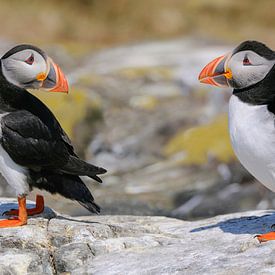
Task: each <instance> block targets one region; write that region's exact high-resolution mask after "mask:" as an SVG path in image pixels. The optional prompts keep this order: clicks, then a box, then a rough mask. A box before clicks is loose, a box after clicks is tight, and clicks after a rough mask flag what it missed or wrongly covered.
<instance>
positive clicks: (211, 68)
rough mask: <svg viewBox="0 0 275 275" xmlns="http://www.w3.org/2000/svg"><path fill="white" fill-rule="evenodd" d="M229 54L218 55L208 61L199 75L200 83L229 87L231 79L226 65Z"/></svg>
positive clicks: (230, 73)
mask: <svg viewBox="0 0 275 275" xmlns="http://www.w3.org/2000/svg"><path fill="white" fill-rule="evenodd" d="M230 57H231V54H226V55H223V56H220V57H218V58H216V59H214V60H213V61H211V62H210V63H208V64H207V65H206V66H205V67H204V68H203V69H202V71H201V73H200V75H199V81H200V82H201V83H205V84H210V85H214V86H218V87H229V86H230V80H231V79H232V72H231V70H230V69H229V68H228V67H227V63H228V60H229V59H230Z"/></svg>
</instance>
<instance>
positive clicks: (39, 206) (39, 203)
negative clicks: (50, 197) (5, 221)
mask: <svg viewBox="0 0 275 275" xmlns="http://www.w3.org/2000/svg"><path fill="white" fill-rule="evenodd" d="M43 211H44V198H43V196H40V195H37V196H36V205H35V207H34V208H30V209H27V215H28V216H33V215H37V214H40V213H42V212H43ZM18 213H19V211H18V209H11V210H9V211H6V212H4V213H3V215H7V216H18ZM0 226H1V225H0Z"/></svg>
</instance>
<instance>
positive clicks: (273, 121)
mask: <svg viewBox="0 0 275 275" xmlns="http://www.w3.org/2000/svg"><path fill="white" fill-rule="evenodd" d="M199 80H200V82H202V83H207V84H211V85H215V86H219V87H228V86H229V87H232V88H233V94H232V96H231V98H230V102H229V132H230V138H231V142H232V146H233V149H234V151H235V153H236V155H237V157H238V158H239V160H240V162H241V163H242V164H243V166H244V167H245V168H246V169H247V170H248V171H249V172H250V173H251V174H252V175H253V176H254V177H255V178H256V179H258V180H259V181H260V182H261V183H263V184H264V185H265V186H266V187H267V188H269V189H271V190H272V191H273V192H275V52H274V51H273V50H271V49H270V48H268V47H267V46H266V45H264V44H262V43H260V42H257V41H245V42H243V43H241V44H240V45H239V46H238V47H237V48H235V49H234V50H233V51H232V52H231V53H228V54H226V55H224V56H221V57H218V58H216V59H215V60H213V61H212V62H210V63H209V64H208V65H206V66H205V67H204V69H203V70H202V71H201V73H200V75H199ZM257 237H258V240H259V241H260V242H263V241H267V240H275V232H269V233H266V234H262V235H258V236H257Z"/></svg>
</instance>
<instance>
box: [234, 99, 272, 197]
mask: <svg viewBox="0 0 275 275" xmlns="http://www.w3.org/2000/svg"><path fill="white" fill-rule="evenodd" d="M274 122H275V116H274V115H273V114H272V113H270V112H269V111H268V110H267V107H266V105H258V106H255V105H250V104H248V103H244V102H242V101H241V100H240V99H239V98H238V97H237V96H235V95H232V96H231V98H230V102H229V131H230V138H231V142H232V146H233V149H234V151H235V153H236V155H237V157H238V158H239V160H240V162H241V163H242V165H243V166H244V167H245V168H246V169H247V170H248V171H249V172H250V173H251V174H252V175H253V176H254V177H255V178H257V179H258V180H259V181H260V182H261V183H262V184H264V185H265V186H266V187H268V188H269V189H271V190H272V191H274V192H275V127H274Z"/></svg>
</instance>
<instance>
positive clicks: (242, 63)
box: [199, 41, 275, 90]
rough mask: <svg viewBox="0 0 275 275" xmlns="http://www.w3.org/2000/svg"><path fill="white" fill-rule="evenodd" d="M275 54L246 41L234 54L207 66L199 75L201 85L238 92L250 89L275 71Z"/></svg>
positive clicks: (261, 44) (258, 44)
mask: <svg viewBox="0 0 275 275" xmlns="http://www.w3.org/2000/svg"><path fill="white" fill-rule="evenodd" d="M274 64H275V52H274V51H272V50H271V49H270V48H268V47H267V46H266V45H264V44H263V43H261V42H258V41H245V42H243V43H241V44H240V45H239V46H238V47H237V48H235V49H234V50H233V51H232V52H230V53H228V54H225V55H223V56H220V57H218V58H216V59H214V60H213V61H211V62H210V63H209V64H207V65H206V66H205V67H204V68H203V70H202V71H201V73H200V75H199V81H200V82H201V83H206V84H211V85H215V86H218V87H228V86H229V87H232V88H234V89H236V90H239V89H249V88H250V87H252V86H253V85H255V84H257V83H260V82H261V81H264V80H265V78H266V77H267V75H268V74H269V73H271V71H273V70H274V71H275V69H274Z"/></svg>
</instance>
